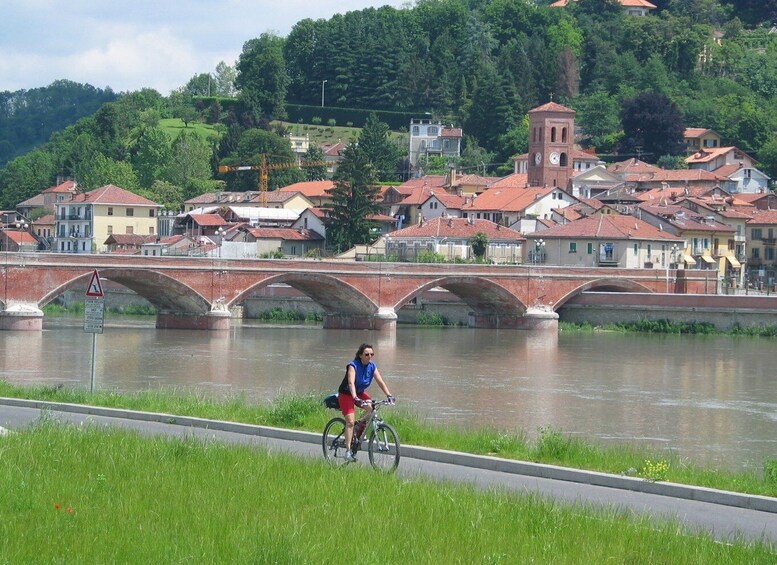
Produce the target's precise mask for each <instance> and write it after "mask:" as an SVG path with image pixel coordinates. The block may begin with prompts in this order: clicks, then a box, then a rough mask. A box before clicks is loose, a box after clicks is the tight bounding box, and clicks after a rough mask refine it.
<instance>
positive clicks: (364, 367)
mask: <svg viewBox="0 0 777 565" xmlns="http://www.w3.org/2000/svg"><path fill="white" fill-rule="evenodd" d="M374 356H375V351H374V350H373V348H372V346H371V345H370V344H368V343H362V344H361V345H360V346H359V349H358V350H357V351H356V357H354V359H353V361H351V362H350V363H348V365H346V367H345V377H343V382H342V383H340V388H338V389H337V392H338V393H339V395H338V400H339V401H340V410H342V412H343V416H344V417H345V445H347V446H348V451H347V452H346V454H345V460H346V462H351V461H355V458H354V456H353V452H352V451H351V448H350V446H351V438H353V427H354V422H355V421H356V417H355V415H354V406H358V407H359V408H363V409H364V410H365V413H364V416H363V417H362V418H361V419H360V420H359V428H358V430H359V432H361V430H362V426H363V425H364V423H365V422H366V421H367V419H368V418H369V416H370V414H371V413H372V404H370V402H369V400H370V395H369V394H367V387H369V386H370V384H372V380H373V379H375V382H377V383H378V386H379V387H380V389H381V390H382V391H383V392H384V393H386V396H387V397H388V399H389V400H390V401H392V402H393V400H394V397H393V396H391V393H390V392H389V389H388V386H386V383H385V381H384V380H383V377H381V376H380V371H378V367H377V366H376V365H375V363H374V362H373V361H372V358H373V357H374Z"/></svg>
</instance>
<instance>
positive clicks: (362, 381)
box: [337, 360, 378, 394]
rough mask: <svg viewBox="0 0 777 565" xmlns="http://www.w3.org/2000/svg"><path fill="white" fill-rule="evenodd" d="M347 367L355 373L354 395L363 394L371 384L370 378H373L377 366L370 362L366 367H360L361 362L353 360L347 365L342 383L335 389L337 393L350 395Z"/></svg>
mask: <svg viewBox="0 0 777 565" xmlns="http://www.w3.org/2000/svg"><path fill="white" fill-rule="evenodd" d="M348 367H353V368H354V370H355V371H356V378H355V379H354V385H355V386H356V394H361V393H363V392H364V391H365V390H366V389H367V387H368V386H370V384H372V378H373V377H374V376H375V370H376V369H377V368H378V366H377V365H376V364H375V363H373V362H372V361H370V362H369V363H367V364H366V365H362V364H361V361H357V360H353V361H351V362H350V363H348V365H346V366H345V377H343V382H342V383H340V388H339V389H337V391H338V392H342V393H344V394H350V393H351V391H350V390H348Z"/></svg>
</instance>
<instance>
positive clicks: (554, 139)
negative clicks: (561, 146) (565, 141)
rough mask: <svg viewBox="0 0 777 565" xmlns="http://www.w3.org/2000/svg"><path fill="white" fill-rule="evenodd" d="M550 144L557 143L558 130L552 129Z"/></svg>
mask: <svg viewBox="0 0 777 565" xmlns="http://www.w3.org/2000/svg"><path fill="white" fill-rule="evenodd" d="M550 142H551V143H555V142H556V128H554V127H553V128H550Z"/></svg>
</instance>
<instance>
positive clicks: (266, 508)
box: [0, 418, 774, 565]
mask: <svg viewBox="0 0 777 565" xmlns="http://www.w3.org/2000/svg"><path fill="white" fill-rule="evenodd" d="M0 461H1V462H2V463H1V464H0V482H1V483H2V485H3V488H2V489H1V490H0V509H2V510H1V511H0V512H2V517H3V518H4V519H2V520H0V563H107V562H110V563H295V564H296V563H300V564H305V563H315V564H319V563H320V564H328V563H333V564H334V563H342V562H344V561H346V560H348V559H351V558H352V559H354V560H355V561H358V562H359V563H433V564H438V563H553V564H565V563H570V564H573V563H574V564H577V563H633V564H640V563H673V564H674V563H679V564H683V563H694V564H705V565H706V564H711V563H748V564H755V563H773V562H774V553H773V548H772V547H770V546H768V545H766V544H759V543H743V542H741V541H737V542H734V543H732V544H723V543H718V542H716V541H714V540H713V539H712V538H711V537H710V536H709V535H707V534H690V533H687V532H685V531H683V529H682V528H681V527H680V526H679V525H678V524H677V523H675V522H658V521H654V520H651V519H648V518H638V517H633V516H631V515H630V514H627V513H624V512H618V511H615V510H594V509H591V508H588V507H583V506H580V505H576V506H569V505H566V504H557V503H554V502H551V501H547V500H543V499H540V498H539V497H536V496H532V495H526V494H518V493H511V492H505V491H501V490H493V491H488V492H484V491H480V490H477V489H476V488H475V487H473V486H467V485H455V484H450V483H437V482H434V481H432V480H429V479H420V478H416V479H413V480H403V479H400V478H399V477H397V476H395V475H385V474H381V473H376V472H373V471H372V470H370V469H368V468H366V467H360V466H349V467H345V468H343V467H330V466H328V465H327V464H325V463H324V462H323V460H321V461H317V460H310V459H308V460H302V459H299V458H295V457H293V456H290V455H285V454H281V453H275V454H272V455H268V454H267V453H265V452H264V451H263V450H262V449H259V448H251V447H248V446H236V445H225V444H222V443H220V442H215V441H201V440H196V439H192V438H163V437H151V438H148V437H143V436H140V435H139V434H137V433H134V432H130V431H126V430H117V429H112V430H108V429H106V428H101V427H99V426H96V425H85V426H65V425H60V424H57V423H55V422H53V421H52V420H50V419H45V418H44V419H43V420H42V421H41V422H39V423H38V424H36V425H35V426H34V427H32V428H31V429H28V430H25V431H23V432H20V433H14V434H11V435H8V436H4V437H0Z"/></svg>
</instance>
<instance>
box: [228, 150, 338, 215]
mask: <svg viewBox="0 0 777 565" xmlns="http://www.w3.org/2000/svg"><path fill="white" fill-rule="evenodd" d="M260 157H261V161H260V162H259V164H258V165H219V173H234V172H235V171H259V194H260V195H261V196H260V202H261V205H262V207H265V206H267V172H268V171H278V170H282V169H293V168H295V167H300V168H302V167H325V166H326V161H302V162H300V163H268V162H267V154H266V153H262V154H261V156H260Z"/></svg>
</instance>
